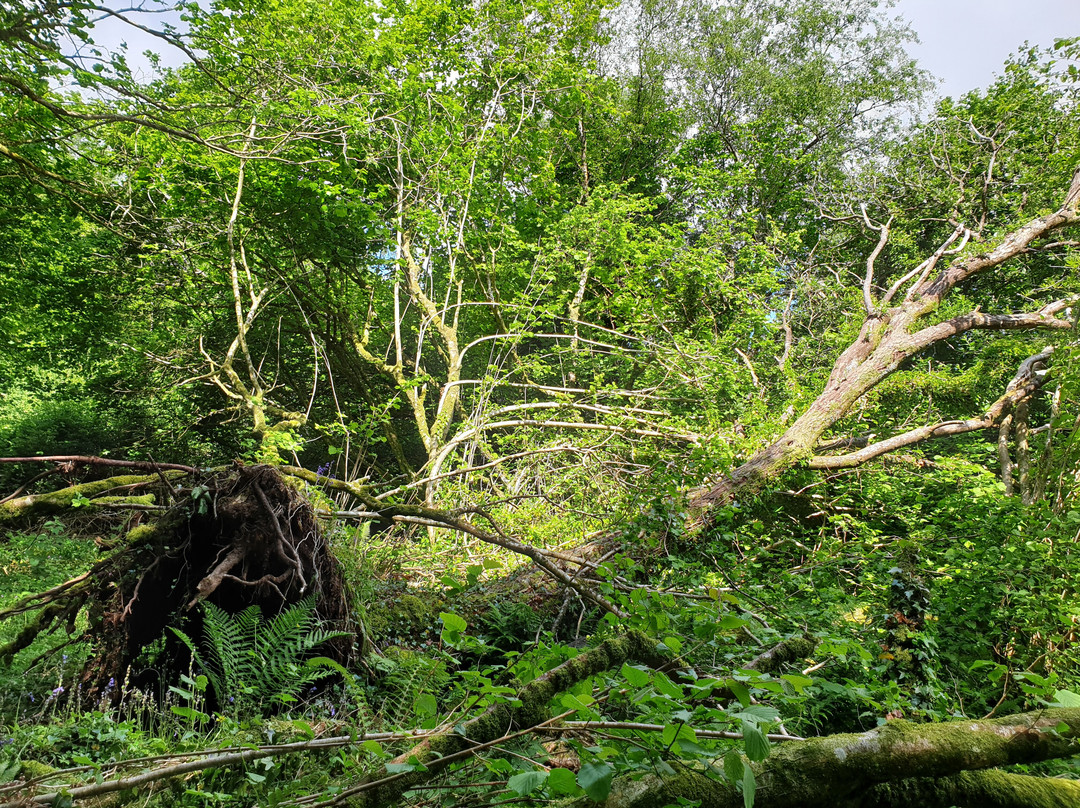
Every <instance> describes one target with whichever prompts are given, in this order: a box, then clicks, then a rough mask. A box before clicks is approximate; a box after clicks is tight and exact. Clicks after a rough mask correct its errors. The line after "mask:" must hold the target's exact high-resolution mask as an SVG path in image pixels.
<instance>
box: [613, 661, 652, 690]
mask: <svg viewBox="0 0 1080 808" xmlns="http://www.w3.org/2000/svg"><path fill="white" fill-rule="evenodd" d="M619 672H620V673H621V674H622V675H623V678H624V679H626V681H627V682H629V683H630V684H631V685H633V686H634V687H645V685H647V684H648V683H649V678H650V677H649V674H648V673H647V672H645V671H643V670H642V669H641V668H635V667H634V666H633V665H628V664H626V663H625V662H624V663H623V666H622V669H621V670H620V671H619Z"/></svg>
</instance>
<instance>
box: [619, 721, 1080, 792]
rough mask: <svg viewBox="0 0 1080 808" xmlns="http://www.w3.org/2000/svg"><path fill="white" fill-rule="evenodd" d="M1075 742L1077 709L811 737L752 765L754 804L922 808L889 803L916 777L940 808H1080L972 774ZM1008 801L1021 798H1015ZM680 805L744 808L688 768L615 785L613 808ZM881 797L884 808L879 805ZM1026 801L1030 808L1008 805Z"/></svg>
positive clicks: (1028, 787) (1054, 754)
mask: <svg viewBox="0 0 1080 808" xmlns="http://www.w3.org/2000/svg"><path fill="white" fill-rule="evenodd" d="M1077 738H1080V709H1053V710H1043V711H1040V712H1036V713H1024V714H1020V715H1014V716H1007V717H1005V718H1000V719H993V720H989V721H978V720H975V721H972V720H967V721H951V722H948V723H943V724H912V723H910V722H907V721H890V722H889V723H887V724H885V725H883V726H881V727H878V728H877V729H873V730H871V731H869V732H864V733H859V734H845V735H831V736H828V737H824V738H813V739H810V740H806V741H798V742H791V743H787V744H784V745H783V746H781V747H779V748H777V749H776V751H774V752H773V754H772V755H771V756H770V757H769V759H768V760H766V761H763V762H762V763H758V764H754V765H753V768H754V772H755V775H756V778H757V783H758V790H757V799H756V801H755V803H754V804H755V805H756V806H757V808H811V807H812V806H829V808H834V807H835V806H840V805H842V806H858V808H862V807H863V806H871V805H877V804H882V805H889V804H895V805H900V804H909V805H919V804H922V803H921V802H920V801H918V800H916V801H915V802H907V803H903V802H899V801H897V802H889V801H888V800H889V799H892V797H890V789H892V790H893V791H896V790H897V789H914V788H915V787H916V786H915V785H913V784H912V782H907V783H905V782H904V781H914V780H915V779H916V778H917V779H918V780H920V781H922V782H923V785H922V788H923V790H924V791H926V793H928V794H930V793H933V792H932V789H931V788H930V787H929V786H928V785H926V784H927V783H938V784H939V788H945V789H952V791H951V792H950V791H945V792H942V793H944V794H946V795H947V796H946V798H945V799H946V802H945V803H942V804H944V805H951V804H957V805H972V806H974V805H980V806H982V805H987V806H993V805H996V804H998V803H993V802H984V803H980V802H978V799H979V796H978V795H980V794H983V795H987V794H990V795H995V794H996V795H997V796H996V797H995V798H996V799H999V802H1000V804H1001V805H1006V806H1011V805H1017V806H1019V805H1025V806H1028V805H1031V806H1041V805H1042V804H1043V803H1040V802H1038V801H1037V800H1038V799H1041V798H1042V797H1043V796H1045V798H1046V799H1047V800H1051V801H1050V802H1046V803H1045V804H1046V805H1051V806H1053V805H1063V804H1066V805H1080V801H1078V802H1072V803H1069V802H1064V803H1062V802H1053V801H1052V800H1054V799H1063V798H1064V799H1068V798H1070V797H1071V795H1072V794H1073V793H1076V792H1074V791H1070V790H1068V789H1067V787H1060V786H1056V785H1047V784H1046V783H1045V782H1044V781H1039V780H1038V779H1037V778H1023V779H1022V780H1016V779H1004V780H1003V779H1001V778H1000V777H996V775H995V777H993V778H990V777H983V778H982V779H979V778H980V777H981V776H982V775H983V774H985V773H978V776H977V775H976V774H971V773H970V772H969V770H972V769H990V768H993V767H997V766H1005V765H1010V764H1016V763H1032V762H1036V761H1040V760H1048V759H1051V758H1060V757H1068V756H1070V755H1074V754H1077V753H1078V752H1080V744H1078V742H1077ZM969 775H970V776H969ZM1008 777H1010V778H1011V777H1012V776H1011V775H1010V776H1008ZM953 780H955V783H954V782H951V781H953ZM943 781H950V782H943ZM1038 783H1042V785H1036V784H1038ZM965 789H966V790H965ZM874 794H876V795H877V797H874V796H873V795H874ZM1009 794H1014V795H1018V796H1015V797H1009ZM868 795H869V796H868ZM1025 795H1027V796H1025ZM680 798H682V799H690V800H700V801H701V805H702V808H737V806H740V805H742V796H741V795H740V794H738V793H737V792H736V790H735V789H734V788H733V787H732V786H731V785H730V784H729V783H727V782H725V781H722V780H717V779H715V778H713V777H707V776H706V775H705V774H704V773H703V772H701V771H697V770H694V769H690V768H686V767H684V768H682V769H680V770H677V771H676V773H675V774H674V775H671V776H668V777H659V776H655V775H650V776H648V777H646V778H644V779H642V780H639V781H636V782H634V781H629V780H619V781H616V783H615V787H614V788H613V790H612V796H611V797H610V798H609V801H608V803H607V806H608V808H659V806H664V805H668V804H674V803H677V802H678V801H679V799H680ZM879 798H880V799H881V800H882V801H881V802H880V803H878V802H875V801H874V800H875V799H879ZM960 798H963V799H962V800H961V799H960ZM1027 798H1030V799H1031V800H1032V802H1030V803H1024V802H1022V801H1016V802H1008V801H1007V799H1016V800H1023V799H1027ZM897 799H899V798H897ZM949 799H951V800H952V802H948V801H947V800H949ZM933 804H937V803H933Z"/></svg>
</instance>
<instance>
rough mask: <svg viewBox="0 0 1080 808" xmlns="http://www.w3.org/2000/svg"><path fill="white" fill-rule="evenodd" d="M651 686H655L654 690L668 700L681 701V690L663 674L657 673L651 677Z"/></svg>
mask: <svg viewBox="0 0 1080 808" xmlns="http://www.w3.org/2000/svg"><path fill="white" fill-rule="evenodd" d="M653 684H654V685H656V689H657V690H659V691H660V692H661V693H662V694H664V695H665V696H667V697H668V698H672V699H676V700H680V701H681V700H682V698H683V689H682V688H681V687H679V686H678V685H677V684H675V683H674V682H673V681H671V680H670V679H669V678H668V677H667V676H666V675H665V674H663V673H657V674H656V676H654V677H653Z"/></svg>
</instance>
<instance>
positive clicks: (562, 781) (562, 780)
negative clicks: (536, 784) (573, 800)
mask: <svg viewBox="0 0 1080 808" xmlns="http://www.w3.org/2000/svg"><path fill="white" fill-rule="evenodd" d="M547 787H548V791H550V792H551V793H552V794H567V795H569V794H577V793H578V790H579V789H578V784H577V778H576V777H575V776H574V773H573V772H572V771H570V770H569V769H552V770H551V771H550V772H548V778H547Z"/></svg>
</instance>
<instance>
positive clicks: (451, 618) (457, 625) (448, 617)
mask: <svg viewBox="0 0 1080 808" xmlns="http://www.w3.org/2000/svg"><path fill="white" fill-rule="evenodd" d="M439 619H440V620H442V624H443V627H444V628H445V629H446V630H447V631H464V630H465V627H466V626H467V625H468V623H466V622H465V620H464V618H462V617H459V616H458V615H456V614H453V613H452V612H440V613H439Z"/></svg>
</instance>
